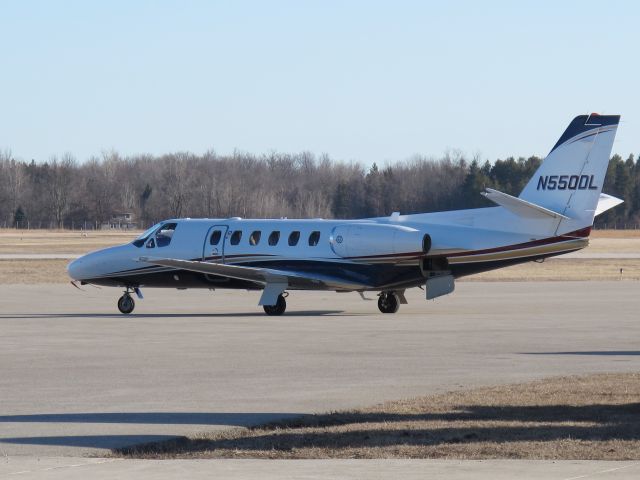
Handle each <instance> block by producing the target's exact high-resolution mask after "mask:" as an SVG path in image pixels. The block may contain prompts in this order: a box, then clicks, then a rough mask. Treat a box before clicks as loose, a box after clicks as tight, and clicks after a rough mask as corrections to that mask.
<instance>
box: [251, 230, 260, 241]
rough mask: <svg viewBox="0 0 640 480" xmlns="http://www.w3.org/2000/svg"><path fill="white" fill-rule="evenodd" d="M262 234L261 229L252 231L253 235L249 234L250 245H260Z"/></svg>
mask: <svg viewBox="0 0 640 480" xmlns="http://www.w3.org/2000/svg"><path fill="white" fill-rule="evenodd" d="M261 236H262V232H261V231H260V230H256V231H254V232H251V235H250V236H249V245H258V244H259V243H260V237H261Z"/></svg>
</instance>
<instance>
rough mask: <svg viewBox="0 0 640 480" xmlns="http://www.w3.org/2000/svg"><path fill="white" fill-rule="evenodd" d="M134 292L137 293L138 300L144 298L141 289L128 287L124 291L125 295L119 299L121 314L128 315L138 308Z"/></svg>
mask: <svg viewBox="0 0 640 480" xmlns="http://www.w3.org/2000/svg"><path fill="white" fill-rule="evenodd" d="M133 292H135V294H136V295H137V296H138V298H142V293H141V292H140V289H138V288H129V287H127V289H126V290H125V291H124V294H123V295H122V296H121V297H120V298H119V299H118V310H120V313H124V314H125V315H128V314H130V313H131V312H133V309H134V308H136V302H135V301H134V300H133V297H132V296H131V293H133Z"/></svg>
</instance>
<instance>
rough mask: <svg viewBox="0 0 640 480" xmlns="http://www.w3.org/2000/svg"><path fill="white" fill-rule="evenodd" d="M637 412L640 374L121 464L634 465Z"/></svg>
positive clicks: (224, 440) (283, 427)
mask: <svg viewBox="0 0 640 480" xmlns="http://www.w3.org/2000/svg"><path fill="white" fill-rule="evenodd" d="M639 402H640V374H636V373H630V374H604V375H591V376H583V377H563V378H552V379H547V380H541V381H536V382H531V383H525V384H519V385H508V386H498V387H490V388H480V389H475V390H470V391H461V392H453V393H446V394H442V395H433V396H427V397H421V398H415V399H410V400H402V401H397V402H390V403H385V404H383V405H378V406H375V407H370V408H365V409H362V410H353V411H345V412H336V413H330V414H325V415H310V416H303V417H300V418H297V419H293V420H285V421H282V422H277V423H272V424H267V425H262V426H258V427H254V428H235V429H230V430H224V431H221V432H217V433H212V434H209V435H203V436H199V437H195V438H189V439H187V438H181V439H177V440H175V441H169V442H161V443H156V444H150V445H146V446H138V447H133V448H129V449H124V450H121V451H119V452H116V453H115V455H118V456H129V457H142V458H174V457H178V458H458V459H488V458H526V459H593V460H595V459H599V460H631V459H633V460H637V459H640V403H639Z"/></svg>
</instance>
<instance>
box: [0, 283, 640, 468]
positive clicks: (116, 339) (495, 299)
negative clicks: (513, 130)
mask: <svg viewBox="0 0 640 480" xmlns="http://www.w3.org/2000/svg"><path fill="white" fill-rule="evenodd" d="M639 293H640V283H637V282H627V281H616V282H536V283H498V282H488V283H484V282H471V283H460V284H458V285H457V288H456V292H455V293H454V294H453V295H450V296H448V297H444V298H441V299H438V300H436V301H429V302H428V301H426V300H424V298H423V296H422V295H423V292H422V291H420V290H414V291H411V292H408V295H407V297H408V300H409V302H410V303H409V305H403V306H402V307H401V309H400V312H399V313H397V314H396V315H383V314H380V313H379V312H378V309H377V306H376V302H375V301H363V300H362V299H360V297H359V296H358V295H356V294H336V293H329V292H304V293H303V292H292V294H291V296H290V297H289V298H288V311H287V314H285V315H284V316H282V317H267V316H265V315H264V314H263V313H262V309H261V308H260V307H258V306H257V302H258V297H259V294H258V293H257V292H244V291H238V292H233V291H224V290H218V291H215V292H209V291H195V290H188V291H176V290H152V289H147V290H145V291H144V294H145V299H144V300H139V301H137V307H136V311H135V313H134V314H132V315H130V316H123V315H120V314H119V313H117V310H116V305H115V304H116V300H117V298H118V296H119V295H120V292H119V290H117V289H109V288H102V289H96V288H92V287H86V291H84V292H81V291H78V290H76V289H74V288H73V287H72V286H71V285H40V286H38V285H35V286H12V285H9V286H3V287H2V290H1V291H0V309H1V313H0V366H1V373H0V460H1V459H2V458H3V457H4V458H8V459H10V458H12V457H13V456H21V455H25V456H29V457H30V458H36V456H85V455H101V454H104V453H105V452H108V451H109V449H111V448H114V447H120V446H125V445H131V444H135V443H140V442H147V441H152V440H159V439H163V438H170V437H172V436H175V435H190V434H194V433H197V432H204V431H211V430H214V429H218V428H228V427H230V426H235V425H250V424H255V423H260V422H263V421H266V420H273V419H275V418H280V417H284V416H289V415H297V414H304V413H314V412H324V411H327V410H333V409H343V408H350V407H358V406H364V405H371V404H375V403H378V402H382V401H385V400H394V399H399V398H402V397H411V396H416V395H424V394H430V393H436V392H443V391H447V390H453V389H467V388H471V387H473V386H478V385H489V384H504V383H513V382H520V381H527V380H531V379H535V378H541V377H547V376H551V375H564V374H576V373H593V372H623V371H640V347H639V339H640V321H639V318H640V316H639V311H640V309H639V308H638V307H639V306H640V295H638V294H639ZM369 296H370V297H371V298H375V296H374V295H371V294H370V295H369Z"/></svg>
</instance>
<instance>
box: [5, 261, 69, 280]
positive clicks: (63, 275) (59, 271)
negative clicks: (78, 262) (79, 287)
mask: <svg viewBox="0 0 640 480" xmlns="http://www.w3.org/2000/svg"><path fill="white" fill-rule="evenodd" d="M70 261H71V260H0V285H10V284H13V285H16V284H18V285H31V284H36V283H67V282H69V281H71V279H70V278H69V276H68V275H67V264H68V263H69V262H70Z"/></svg>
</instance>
